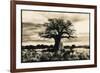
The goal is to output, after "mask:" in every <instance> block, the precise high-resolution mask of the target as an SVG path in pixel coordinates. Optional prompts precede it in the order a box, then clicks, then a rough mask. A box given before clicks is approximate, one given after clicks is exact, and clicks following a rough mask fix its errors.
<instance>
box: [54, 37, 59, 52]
mask: <svg viewBox="0 0 100 73" xmlns="http://www.w3.org/2000/svg"><path fill="white" fill-rule="evenodd" d="M54 40H55V44H54V50H55V51H57V50H59V45H60V41H61V38H60V37H58V38H55V39H54Z"/></svg>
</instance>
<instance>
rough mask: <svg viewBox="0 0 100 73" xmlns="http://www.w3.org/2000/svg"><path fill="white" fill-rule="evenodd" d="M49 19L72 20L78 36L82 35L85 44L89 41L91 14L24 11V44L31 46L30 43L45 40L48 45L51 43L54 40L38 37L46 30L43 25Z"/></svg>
mask: <svg viewBox="0 0 100 73" xmlns="http://www.w3.org/2000/svg"><path fill="white" fill-rule="evenodd" d="M49 18H64V19H65V20H71V21H72V24H73V25H74V29H75V30H76V34H78V35H81V36H82V37H83V40H84V41H85V42H87V41H88V39H89V34H88V33H89V14H86V13H68V12H66V13H65V12H64V13H62V12H44V11H25V10H24V11H22V23H23V24H22V41H23V43H28V44H29V42H31V43H30V44H32V42H33V43H34V42H36V41H37V42H44V40H45V41H46V43H47V41H48V43H49V42H50V41H51V40H52V39H51V40H48V39H44V38H41V37H39V35H38V33H39V32H41V31H44V30H45V29H44V26H43V24H44V23H46V22H48V19H49ZM84 36H85V37H84ZM82 37H81V38H82ZM81 38H79V39H81ZM39 40H41V41H39ZM74 41H75V40H74ZM53 42H54V41H53ZM67 42H68V40H67ZM69 42H70V41H69ZM23 43H22V44H23ZM78 43H79V42H78ZM80 43H83V42H80ZM87 43H88V42H87Z"/></svg>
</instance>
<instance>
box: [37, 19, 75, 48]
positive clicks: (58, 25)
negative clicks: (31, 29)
mask: <svg viewBox="0 0 100 73" xmlns="http://www.w3.org/2000/svg"><path fill="white" fill-rule="evenodd" d="M45 25H47V26H46V30H45V32H41V33H39V35H40V36H41V37H44V38H53V39H54V41H55V44H54V49H56V50H58V49H59V45H60V42H61V39H62V38H67V39H70V38H74V37H75V36H73V34H74V31H75V30H74V29H73V28H72V26H73V25H72V23H71V21H70V20H66V21H65V20H64V19H62V18H53V19H48V23H45Z"/></svg>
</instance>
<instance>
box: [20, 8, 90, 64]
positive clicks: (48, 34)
mask: <svg viewBox="0 0 100 73" xmlns="http://www.w3.org/2000/svg"><path fill="white" fill-rule="evenodd" d="M21 14H22V28H21V29H22V33H21V34H22V36H21V37H22V39H21V40H22V45H21V62H22V63H31V62H49V61H50V62H51V61H75V60H89V59H90V45H89V30H90V29H89V13H74V12H73V13H72V12H71V13H70V12H50V11H30V10H22V13H21Z"/></svg>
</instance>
